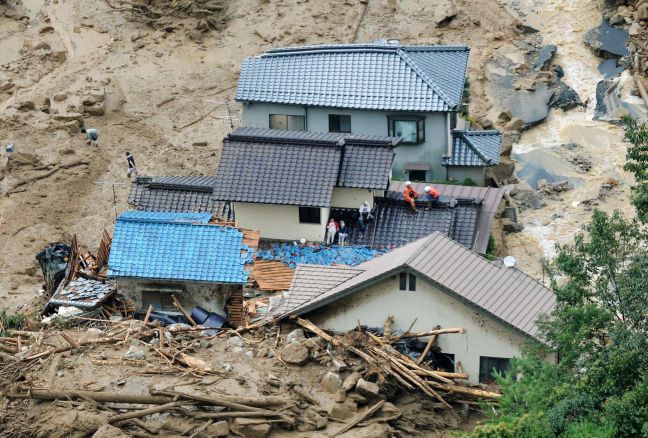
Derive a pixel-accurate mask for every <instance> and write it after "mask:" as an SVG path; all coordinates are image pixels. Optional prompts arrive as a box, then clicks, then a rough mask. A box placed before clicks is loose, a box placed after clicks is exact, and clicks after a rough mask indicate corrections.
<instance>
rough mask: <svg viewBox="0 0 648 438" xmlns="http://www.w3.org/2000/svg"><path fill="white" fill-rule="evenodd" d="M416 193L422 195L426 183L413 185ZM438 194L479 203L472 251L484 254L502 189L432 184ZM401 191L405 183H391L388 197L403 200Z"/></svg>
mask: <svg viewBox="0 0 648 438" xmlns="http://www.w3.org/2000/svg"><path fill="white" fill-rule="evenodd" d="M412 185H413V186H414V189H416V191H417V192H419V193H423V190H424V188H425V186H426V185H428V184H427V183H413V184H412ZM432 185H433V186H434V188H435V189H437V191H438V192H439V196H441V197H442V198H446V199H448V198H464V199H474V200H476V201H481V203H480V205H479V211H478V213H477V222H476V224H475V231H474V232H475V235H474V239H473V245H472V250H473V251H475V252H478V253H480V254H484V253H486V248H487V247H488V238H489V236H490V233H491V228H492V226H493V218H494V217H495V213H496V212H497V209H498V207H499V204H500V202H501V200H502V196H504V189H499V188H496V187H475V186H460V185H453V184H432ZM403 190H405V183H404V182H402V181H392V183H391V184H390V186H389V192H388V197H390V198H393V199H399V200H402V199H403Z"/></svg>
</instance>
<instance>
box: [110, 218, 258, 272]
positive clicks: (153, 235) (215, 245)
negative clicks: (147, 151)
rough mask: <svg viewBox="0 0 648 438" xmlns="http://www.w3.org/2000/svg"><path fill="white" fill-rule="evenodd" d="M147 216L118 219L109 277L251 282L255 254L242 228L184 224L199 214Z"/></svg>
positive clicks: (112, 246)
mask: <svg viewBox="0 0 648 438" xmlns="http://www.w3.org/2000/svg"><path fill="white" fill-rule="evenodd" d="M134 213H137V214H134ZM142 213H145V212H126V213H124V214H123V215H122V216H120V217H119V218H118V219H117V222H116V224H115V233H114V235H113V241H112V245H111V248H110V257H109V258H108V276H109V277H113V278H118V277H130V278H149V279H160V280H176V281H202V282H210V283H245V282H246V281H247V277H248V274H249V273H248V272H247V271H246V270H245V269H244V265H245V263H246V262H247V261H249V260H250V259H251V251H250V249H249V247H247V246H246V245H243V233H242V232H241V231H239V230H238V229H236V228H232V227H222V226H217V225H208V224H200V223H195V222H194V223H192V222H187V221H186V219H185V221H182V219H180V218H182V217H184V218H187V217H194V218H196V217H198V216H200V215H194V214H189V216H187V214H184V213H179V214H171V213H151V214H145V215H141V214H142ZM203 216H204V215H203ZM206 216H209V215H206ZM156 218H167V219H168V220H163V219H156Z"/></svg>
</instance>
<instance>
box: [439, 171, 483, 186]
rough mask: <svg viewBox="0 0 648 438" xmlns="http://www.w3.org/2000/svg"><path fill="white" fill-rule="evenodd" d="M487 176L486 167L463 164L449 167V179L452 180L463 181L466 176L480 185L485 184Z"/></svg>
mask: <svg viewBox="0 0 648 438" xmlns="http://www.w3.org/2000/svg"><path fill="white" fill-rule="evenodd" d="M485 177H486V168H485V167H462V166H452V167H448V179H450V180H454V181H463V180H464V179H466V178H470V179H471V180H473V181H474V182H475V184H477V185H478V186H483V185H484V179H485Z"/></svg>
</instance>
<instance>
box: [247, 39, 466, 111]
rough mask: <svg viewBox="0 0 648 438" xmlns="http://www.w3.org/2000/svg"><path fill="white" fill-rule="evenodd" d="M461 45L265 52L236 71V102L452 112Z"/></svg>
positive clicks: (460, 83)
mask: <svg viewBox="0 0 648 438" xmlns="http://www.w3.org/2000/svg"><path fill="white" fill-rule="evenodd" d="M468 54H469V48H468V47H467V46H406V45H401V44H400V43H399V42H398V41H395V40H389V41H388V40H379V41H376V42H373V43H368V44H335V45H319V46H304V47H289V48H282V49H272V50H269V51H267V52H266V53H264V54H262V55H260V56H255V57H252V58H248V59H246V60H245V61H244V62H243V65H242V66H241V74H240V77H239V82H238V87H237V89H236V100H237V101H241V102H269V103H283V104H294V105H312V106H322V107H335V108H356V109H372V110H394V111H426V112H431V111H457V110H458V108H459V106H460V104H461V98H462V94H463V88H464V82H465V77H466V69H467V66H468Z"/></svg>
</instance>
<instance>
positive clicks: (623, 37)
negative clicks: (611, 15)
mask: <svg viewBox="0 0 648 438" xmlns="http://www.w3.org/2000/svg"><path fill="white" fill-rule="evenodd" d="M637 14H639V18H638V20H647V19H648V4H643V5H641V6H640V7H639V9H638V10H637ZM642 16H643V17H644V18H640V17H642ZM583 42H584V43H585V44H586V45H587V46H588V47H589V48H590V49H592V50H593V51H594V53H595V54H596V55H597V56H598V57H600V58H614V57H621V56H628V55H629V52H628V49H627V48H626V43H627V42H628V33H627V32H626V31H625V30H622V29H619V28H616V27H612V26H610V25H609V24H608V23H606V22H605V21H603V22H602V23H601V25H600V26H599V27H595V28H594V29H590V30H588V31H587V32H586V33H585V35H584V36H583Z"/></svg>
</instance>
